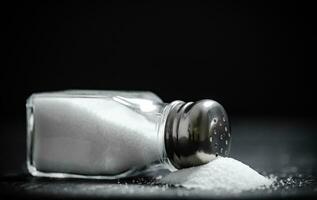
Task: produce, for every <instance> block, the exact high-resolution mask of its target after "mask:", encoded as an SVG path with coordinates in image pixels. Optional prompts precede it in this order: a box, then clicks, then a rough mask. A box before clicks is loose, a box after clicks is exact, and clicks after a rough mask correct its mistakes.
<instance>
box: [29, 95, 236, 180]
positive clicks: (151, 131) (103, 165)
mask: <svg viewBox="0 0 317 200" xmlns="http://www.w3.org/2000/svg"><path fill="white" fill-rule="evenodd" d="M26 107H27V169H28V171H29V173H30V174H32V175H33V176H41V177H55V178H64V177H65V178H69V177H74V178H96V179H116V178H122V177H127V176H133V175H135V174H137V173H138V172H139V171H140V169H144V167H146V166H151V165H153V163H159V164H161V165H162V166H164V167H165V168H168V169H169V170H170V171H175V170H177V169H181V168H187V167H192V166H197V165H202V164H205V163H208V162H209V161H212V160H213V159H215V158H216V157H217V156H218V155H219V156H227V155H228V153H229V149H230V125H229V121H228V116H227V114H226V112H225V110H224V108H223V107H222V106H221V105H220V104H219V103H217V102H216V101H213V100H200V101H197V102H188V103H185V102H183V101H173V102H171V103H164V102H163V101H162V100H161V99H160V98H159V97H158V96H157V95H155V94H154V93H152V92H143V91H142V92H141V91H135V92H133V91H131V92H128V91H93V90H67V91H60V92H46V93H38V94H33V95H31V96H30V97H29V98H28V100H27V104H26Z"/></svg>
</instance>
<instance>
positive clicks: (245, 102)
mask: <svg viewBox="0 0 317 200" xmlns="http://www.w3.org/2000/svg"><path fill="white" fill-rule="evenodd" d="M2 10H3V12H2V13H4V16H3V18H2V19H4V22H5V23H4V24H3V25H2V27H4V29H5V33H6V35H5V36H4V37H3V38H2V40H3V41H4V45H2V47H3V49H4V51H5V54H4V60H3V64H2V70H1V84H0V87H1V108H2V115H5V116H8V117H19V118H24V112H25V108H24V104H25V99H26V98H27V97H28V96H29V95H30V94H31V93H34V92H40V91H51V90H64V89H102V90H107V89H115V90H131V89H133V90H151V91H153V92H155V93H157V94H158V95H159V96H160V97H162V98H163V100H164V101H166V102H170V101H173V100H175V99H181V100H184V101H195V100H198V99H202V98H211V99H215V100H217V101H219V102H220V103H222V104H223V105H224V107H225V108H226V109H227V111H228V112H229V113H230V114H238V115H240V114H243V115H249V114H255V115H263V114H268V115H291V116H297V115H309V116H314V115H315V112H314V111H315V110H314V109H313V107H314V104H315V101H314V98H313V95H314V93H315V86H314V83H315V81H314V73H313V69H312V68H314V67H316V58H315V57H316V39H317V38H316V34H315V33H316V31H315V30H316V28H315V27H316V21H315V20H316V12H315V10H314V6H313V5H312V4H308V3H307V2H306V3H303V2H300V1H299V2H293V1H285V2H278V1H273V2H269V3H268V2H261V1H248V2H231V1H218V2H209V3H208V4H206V3H202V2H199V1H195V2H190V3H188V2H186V3H185V2H179V3H173V4H172V3H153V2H145V3H133V4H132V3H122V2H120V3H112V4H111V3H109V4H108V3H106V2H103V1H100V2H99V1H98V2H86V3H78V2H76V1H74V2H65V3H56V2H49V3H48V2H37V3H34V2H29V1H26V2H24V3H22V2H21V3H20V2H19V3H18V2H12V3H11V4H10V5H3V6H2Z"/></svg>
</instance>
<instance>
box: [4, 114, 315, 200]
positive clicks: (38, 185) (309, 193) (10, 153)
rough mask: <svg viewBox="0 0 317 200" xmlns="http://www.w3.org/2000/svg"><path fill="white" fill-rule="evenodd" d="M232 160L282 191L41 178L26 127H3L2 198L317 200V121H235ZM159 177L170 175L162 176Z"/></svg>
mask: <svg viewBox="0 0 317 200" xmlns="http://www.w3.org/2000/svg"><path fill="white" fill-rule="evenodd" d="M231 122H232V134H233V138H232V146H231V155H230V156H231V157H233V158H235V159H238V160H240V161H242V162H244V163H245V164H248V165H250V166H251V167H252V168H254V169H256V170H257V171H258V172H260V173H261V174H263V175H267V176H269V175H273V176H276V177H277V182H276V185H277V186H278V187H274V188H270V189H265V190H259V191H250V192H243V193H241V194H238V195H232V194H226V193H220V194H214V193H212V192H210V191H201V190H195V189H185V188H181V187H173V186H166V185H160V184H158V183H156V182H155V181H154V180H153V179H152V178H151V176H150V175H151V174H149V175H148V176H144V177H135V178H129V179H121V180H112V181H105V180H97V181H96V180H80V179H75V180H74V179H47V178H35V177H31V176H29V175H28V174H27V173H26V170H25V165H24V162H25V126H24V125H25V124H24V123H23V122H20V123H18V122H15V121H13V120H12V122H11V123H6V124H5V125H4V126H3V127H2V128H3V131H2V135H3V137H2V138H3V140H0V145H1V159H2V162H1V167H0V169H1V172H2V173H1V174H2V175H1V176H0V196H2V197H22V198H28V197H29V198H36V197H37V198H42V197H48V198H74V197H76V198H120V199H122V198H133V199H136V198H147V199H153V198H168V199H171V198H174V199H177V198H181V199H184V198H186V199H198V198H232V197H234V198H238V199H239V198H293V197H294V198H307V197H317V143H316V139H317V133H316V130H317V129H316V127H315V124H316V120H315V119H304V118H292V119H288V118H286V117H265V118H259V117H256V118H252V119H251V118H243V117H233V118H232V119H231ZM157 173H162V174H164V173H166V171H159V172H157Z"/></svg>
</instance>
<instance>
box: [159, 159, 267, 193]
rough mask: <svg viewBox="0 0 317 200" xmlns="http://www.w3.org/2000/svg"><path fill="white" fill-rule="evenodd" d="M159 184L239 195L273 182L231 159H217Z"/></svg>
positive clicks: (188, 169) (182, 171)
mask: <svg viewBox="0 0 317 200" xmlns="http://www.w3.org/2000/svg"><path fill="white" fill-rule="evenodd" d="M161 182H162V183H168V184H173V185H176V186H177V185H180V186H183V187H185V188H197V189H203V190H211V191H214V192H216V193H224V192H228V193H240V192H242V191H246V190H255V189H260V188H266V187H269V186H270V185H271V184H272V183H273V180H271V179H269V178H266V177H264V176H262V175H261V174H259V173H258V172H256V171H255V170H253V169H252V168H250V167H249V166H247V165H245V164H243V163H242V162H240V161H237V160H235V159H233V158H224V157H218V158H217V159H215V160H214V161H211V162H210V163H208V164H206V165H201V166H198V167H191V168H187V169H181V170H178V171H176V172H173V173H170V174H169V175H167V176H165V177H164V178H162V180H161Z"/></svg>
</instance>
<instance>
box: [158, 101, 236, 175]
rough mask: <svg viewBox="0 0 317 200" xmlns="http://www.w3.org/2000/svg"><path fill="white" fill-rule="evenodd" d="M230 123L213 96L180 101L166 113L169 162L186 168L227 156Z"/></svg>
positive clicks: (166, 148)
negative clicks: (191, 100) (186, 101)
mask: <svg viewBox="0 0 317 200" xmlns="http://www.w3.org/2000/svg"><path fill="white" fill-rule="evenodd" d="M230 131H231V130H230V124H229V121H228V116H227V114H226V112H225V110H224V108H223V107H222V106H221V105H220V104H219V103H217V102H216V101H213V100H208V99H206V100H200V101H197V102H195V103H193V102H189V103H184V102H181V101H180V102H179V103H177V104H175V105H174V106H173V107H172V108H171V110H170V112H169V115H168V116H167V121H166V125H165V138H164V140H165V150H166V154H167V157H168V159H169V161H170V162H171V164H172V165H173V166H174V167H175V168H177V169H181V168H186V167H192V166H197V165H202V164H206V163H208V162H209V161H211V160H213V159H215V158H216V157H217V156H228V154H229V150H230V140H231V132H230Z"/></svg>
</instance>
